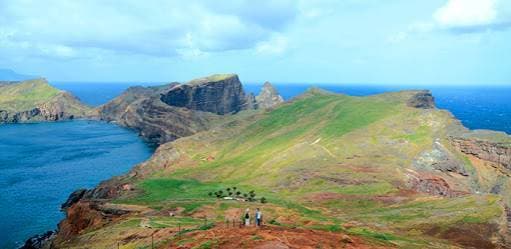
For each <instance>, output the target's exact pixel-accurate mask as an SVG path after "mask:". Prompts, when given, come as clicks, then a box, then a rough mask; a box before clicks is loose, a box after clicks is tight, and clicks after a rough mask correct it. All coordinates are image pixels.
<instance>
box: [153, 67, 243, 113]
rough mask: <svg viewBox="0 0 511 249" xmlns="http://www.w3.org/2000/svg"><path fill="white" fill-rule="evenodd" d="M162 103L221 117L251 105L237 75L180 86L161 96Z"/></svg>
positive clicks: (193, 81)
mask: <svg viewBox="0 0 511 249" xmlns="http://www.w3.org/2000/svg"><path fill="white" fill-rule="evenodd" d="M160 99H161V101H163V102H164V103H166V104H168V105H170V106H176V107H185V108H188V109H190V110H196V111H204V112H212V113H215V114H219V115H224V114H228V113H236V112H239V111H241V110H245V109H247V106H250V105H251V103H248V101H249V99H248V98H247V96H246V95H245V92H244V91H243V86H242V85H241V82H240V80H239V78H238V76H237V75H235V74H228V75H213V76H209V77H205V78H201V79H196V80H192V81H190V82H188V83H187V84H183V85H178V86H176V87H174V88H172V89H171V90H170V91H168V92H167V93H164V94H162V95H161V98H160Z"/></svg>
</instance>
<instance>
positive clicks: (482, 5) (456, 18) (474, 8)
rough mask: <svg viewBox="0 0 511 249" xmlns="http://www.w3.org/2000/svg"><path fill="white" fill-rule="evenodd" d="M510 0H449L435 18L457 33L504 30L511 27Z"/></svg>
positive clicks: (436, 13)
mask: <svg viewBox="0 0 511 249" xmlns="http://www.w3.org/2000/svg"><path fill="white" fill-rule="evenodd" d="M510 11H511V3H510V2H509V0H448V1H447V2H446V4H445V5H443V6H442V7H440V8H439V9H438V10H437V11H436V12H435V13H434V14H433V18H434V20H435V22H436V24H437V25H438V26H439V27H440V28H443V29H447V30H449V31H453V32H455V33H470V32H480V31H487V30H502V29H506V28H509V27H511V15H510Z"/></svg>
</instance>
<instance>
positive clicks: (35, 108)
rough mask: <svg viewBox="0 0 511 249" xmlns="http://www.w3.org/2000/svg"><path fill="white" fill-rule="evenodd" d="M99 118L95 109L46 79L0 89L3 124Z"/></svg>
mask: <svg viewBox="0 0 511 249" xmlns="http://www.w3.org/2000/svg"><path fill="white" fill-rule="evenodd" d="M93 116H95V114H94V111H93V109H92V108H90V107H88V106H86V105H84V104H82V103H80V101H79V100H78V99H77V98H76V97H74V96H73V95H71V94H70V93H68V92H65V91H61V90H58V89H56V88H54V87H52V86H50V85H49V84H48V81H46V80H45V79H34V80H27V81H20V82H10V83H9V84H4V85H0V123H24V122H40V121H60V120H70V119H77V118H91V117H93Z"/></svg>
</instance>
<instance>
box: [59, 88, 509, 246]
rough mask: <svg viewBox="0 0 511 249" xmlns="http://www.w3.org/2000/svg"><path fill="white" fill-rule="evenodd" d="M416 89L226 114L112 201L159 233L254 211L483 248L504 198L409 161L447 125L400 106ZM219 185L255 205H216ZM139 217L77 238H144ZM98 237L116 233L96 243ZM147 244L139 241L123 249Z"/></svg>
mask: <svg viewBox="0 0 511 249" xmlns="http://www.w3.org/2000/svg"><path fill="white" fill-rule="evenodd" d="M414 94H416V92H398V93H388V94H382V95H375V96H369V97H352V96H346V95H337V94H331V93H327V92H322V91H319V90H311V91H309V92H308V93H306V94H305V95H303V96H301V97H299V98H297V99H295V100H293V101H292V102H290V103H287V104H284V105H282V106H281V107H279V108H277V109H276V110H273V111H269V112H264V113H258V114H254V115H251V114H245V115H243V114H241V115H239V116H238V115H236V116H232V117H231V118H230V119H231V120H230V121H229V122H226V123H224V124H221V125H219V127H217V128H215V129H212V130H210V131H208V132H204V133H199V134H197V135H195V136H191V137H187V138H182V139H179V140H177V141H175V142H172V143H168V144H164V145H162V146H161V147H160V148H159V150H158V151H157V152H156V154H155V156H153V158H152V159H151V160H150V161H148V162H147V163H144V164H143V165H142V166H141V167H140V168H139V169H138V170H139V174H138V178H136V180H134V179H132V180H130V182H129V184H132V185H133V187H134V188H135V190H136V191H135V192H133V191H130V192H127V193H125V194H124V195H122V196H121V197H120V198H118V199H116V200H115V201H114V202H115V203H116V204H118V205H130V206H136V207H139V208H148V209H150V210H157V211H155V212H153V213H158V212H160V213H161V214H153V215H150V216H144V215H143V216H142V217H145V218H144V219H149V221H150V223H151V224H153V225H154V226H157V228H158V229H163V231H164V230H165V229H170V230H171V229H174V228H176V223H179V221H178V220H176V219H184V218H191V219H198V220H197V221H196V222H199V223H200V219H201V218H202V217H208V220H209V221H210V222H213V223H217V224H222V223H224V222H225V220H230V219H238V218H239V217H237V216H234V217H233V216H232V215H231V214H232V213H233V212H235V211H237V210H238V211H239V210H244V209H245V208H247V207H250V208H251V209H252V210H253V209H254V208H256V207H260V208H262V209H263V211H264V213H265V219H266V221H267V222H269V223H271V224H272V225H271V226H272V227H282V228H304V229H312V230H315V231H330V232H333V233H343V234H348V235H349V236H354V237H356V238H361V239H362V240H363V241H364V243H366V244H368V245H369V246H371V247H372V246H374V247H378V246H381V247H401V248H451V247H452V246H459V247H476V248H483V247H484V248H485V247H493V244H492V243H493V242H492V241H495V240H496V239H497V237H498V235H497V234H499V231H500V230H499V229H501V226H502V224H503V223H502V222H503V221H502V217H503V213H504V206H503V203H502V198H501V197H500V196H499V195H492V194H483V193H480V194H477V195H474V194H469V193H470V192H472V188H473V187H474V184H476V183H475V180H474V179H475V178H476V177H475V175H474V174H475V173H474V170H473V168H471V166H470V163H467V164H466V165H465V167H466V170H467V171H468V172H470V173H469V174H468V175H466V176H461V175H457V174H456V173H453V172H452V171H451V172H441V171H438V170H436V171H435V170H425V169H421V168H420V167H418V166H416V164H417V158H418V157H420V156H421V155H423V152H424V151H429V150H431V148H434V146H436V145H435V144H440V145H442V146H444V147H445V148H447V150H451V148H450V146H449V145H448V143H447V142H446V139H447V134H446V130H448V129H447V127H451V126H453V125H456V124H457V122H456V121H455V120H454V119H453V118H452V116H451V115H450V114H449V113H448V112H445V111H441V110H437V109H418V108H412V107H409V106H408V105H407V100H408V99H410V98H412V97H413V96H414ZM452 153H453V154H454V155H456V156H457V157H459V158H458V159H459V160H466V159H465V158H464V157H463V156H461V155H459V154H456V153H455V152H452ZM177 154H178V155H179V156H177V157H176V155H177ZM413 177H419V178H421V179H422V178H424V179H426V180H429V179H437V180H438V179H444V180H445V181H446V182H447V183H448V185H449V186H450V188H451V189H449V191H452V193H463V194H459V195H458V194H451V195H450V196H442V195H441V194H438V195H431V194H428V193H426V192H421V191H417V190H416V189H414V186H411V184H412V183H410V182H411V180H410V179H412V178H413ZM438 181H440V180H438ZM440 182H441V181H440ZM431 184H433V183H431ZM220 190H222V194H220V196H221V197H223V196H238V197H239V198H242V199H247V196H250V194H249V193H253V195H254V196H252V197H253V199H254V202H240V201H233V200H223V199H222V198H217V197H216V195H218V193H219V191H220ZM229 192H231V194H229ZM236 192H240V193H239V194H238V193H236ZM247 193H248V195H244V194H247ZM262 197H264V200H266V201H267V203H261V198H262ZM166 210H167V211H168V210H175V211H172V212H176V213H177V214H178V215H177V217H176V218H169V217H168V216H166V215H164V213H165V212H167V211H166ZM139 219H140V215H139V216H137V217H131V218H124V219H123V220H124V221H123V222H129V221H131V222H132V223H129V225H128V223H123V224H125V226H122V227H121V226H120V225H111V226H107V227H105V228H101V229H98V230H95V231H92V232H90V233H85V234H84V235H81V236H80V237H79V239H78V240H77V241H87V242H89V243H93V244H97V245H107V244H108V243H113V241H115V240H116V239H117V240H118V239H121V238H123V236H128V234H140V233H143V231H144V228H143V227H141V225H140V222H141V221H140V220H139ZM173 220H174V221H173ZM170 230H169V231H170ZM205 230H207V229H205ZM108 231H109V232H112V233H114V234H115V235H112V236H104V234H106V233H107V232H108ZM196 233H197V234H199V233H200V232H196ZM196 233H193V234H196ZM101 234H103V235H101ZM197 236H198V235H193V236H192V238H188V240H189V241H182V238H177V237H172V236H170V237H165V238H160V239H159V240H158V245H159V246H161V247H162V248H163V247H165V245H170V244H172V243H182V244H187V243H188V244H194V243H195V244H197V243H199V242H200V243H206V242H207V241H203V240H202V239H200V238H202V237H197ZM496 236H497V237H496ZM223 238H224V237H222V236H219V237H218V238H217V240H218V241H222V239H223ZM224 240H226V239H225V238H224ZM147 243H148V239H147V237H145V238H144V237H141V238H140V239H139V240H132V241H130V242H129V243H125V244H124V246H125V248H137V247H139V246H144V245H147ZM66 246H70V247H72V246H73V243H71V244H66ZM78 247H79V246H78Z"/></svg>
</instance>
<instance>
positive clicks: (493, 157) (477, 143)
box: [449, 130, 511, 173]
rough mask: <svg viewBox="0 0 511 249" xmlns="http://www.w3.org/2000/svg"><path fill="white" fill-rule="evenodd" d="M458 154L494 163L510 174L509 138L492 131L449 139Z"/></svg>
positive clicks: (473, 132) (510, 142) (470, 132)
mask: <svg viewBox="0 0 511 249" xmlns="http://www.w3.org/2000/svg"><path fill="white" fill-rule="evenodd" d="M449 140H450V141H451V143H452V144H453V146H454V147H455V148H456V149H458V150H459V151H460V152H462V153H464V154H466V155H471V156H474V157H476V158H478V159H481V160H484V161H487V162H491V163H494V164H495V165H496V166H501V167H503V169H505V170H508V172H509V173H511V137H510V136H508V135H507V134H504V133H500V132H493V131H485V130H478V131H468V132H465V133H463V134H455V135H451V136H450V137H449Z"/></svg>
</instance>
